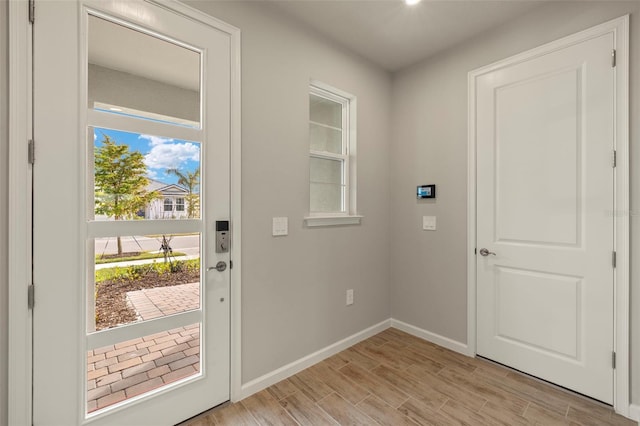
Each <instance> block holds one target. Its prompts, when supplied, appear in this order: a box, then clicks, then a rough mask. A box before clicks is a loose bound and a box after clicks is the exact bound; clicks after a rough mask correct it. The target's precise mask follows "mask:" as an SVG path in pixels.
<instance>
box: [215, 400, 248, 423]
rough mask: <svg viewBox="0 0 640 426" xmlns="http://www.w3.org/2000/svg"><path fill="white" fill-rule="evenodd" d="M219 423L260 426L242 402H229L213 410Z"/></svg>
mask: <svg viewBox="0 0 640 426" xmlns="http://www.w3.org/2000/svg"><path fill="white" fill-rule="evenodd" d="M212 414H213V417H214V418H215V420H216V422H217V423H214V424H221V425H243V426H258V422H257V421H256V419H255V418H254V417H253V416H252V415H251V413H250V412H249V410H247V409H246V408H245V406H244V405H242V403H237V404H229V405H227V406H226V407H221V408H219V409H217V410H214V411H213V412H212Z"/></svg>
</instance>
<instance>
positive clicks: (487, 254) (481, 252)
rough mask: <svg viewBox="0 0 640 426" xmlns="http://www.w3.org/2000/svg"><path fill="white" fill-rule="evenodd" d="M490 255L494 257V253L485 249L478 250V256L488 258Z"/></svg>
mask: <svg viewBox="0 0 640 426" xmlns="http://www.w3.org/2000/svg"><path fill="white" fill-rule="evenodd" d="M490 254H492V255H494V256H495V255H496V254H495V253H494V252H492V251H489V250H487V249H486V248H481V249H480V255H481V256H489V255H490Z"/></svg>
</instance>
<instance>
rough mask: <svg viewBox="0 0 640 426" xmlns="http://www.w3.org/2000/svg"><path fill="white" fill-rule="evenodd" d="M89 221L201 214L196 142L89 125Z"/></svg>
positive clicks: (198, 215) (198, 158) (198, 150)
mask: <svg viewBox="0 0 640 426" xmlns="http://www.w3.org/2000/svg"><path fill="white" fill-rule="evenodd" d="M91 145H92V147H93V169H94V182H93V183H94V192H93V194H94V201H95V209H94V220H132V219H195V218H199V217H200V151H201V150H200V144H199V143H198V142H193V141H185V140H179V139H173V138H166V137H162V136H154V135H147V134H141V133H131V132H124V131H120V130H111V129H104V128H100V127H95V128H93V141H92V142H91Z"/></svg>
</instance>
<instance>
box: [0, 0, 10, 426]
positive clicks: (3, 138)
mask: <svg viewBox="0 0 640 426" xmlns="http://www.w3.org/2000/svg"><path fill="white" fill-rule="evenodd" d="M8 8H9V2H2V3H0V206H6V205H7V189H8V188H7V181H8V180H9V170H8V169H9V163H8V149H9V144H8V140H9V126H8V125H7V122H8V116H7V115H8V108H7V107H8V104H7V102H8V99H7V98H8V94H9V93H8V92H9V86H8V78H9V76H8V69H7V68H8V62H9V61H8V60H7V54H8V52H7V47H8V46H7V43H8V28H7V27H8V25H7V14H8ZM7 221H8V218H7V209H6V208H5V207H1V208H0V425H4V424H6V423H7V395H8V394H7V328H8V324H7V320H8V318H7V311H8V310H9V306H8V304H7V287H8V282H7V280H8V276H7V238H8V236H7V224H8V222H7Z"/></svg>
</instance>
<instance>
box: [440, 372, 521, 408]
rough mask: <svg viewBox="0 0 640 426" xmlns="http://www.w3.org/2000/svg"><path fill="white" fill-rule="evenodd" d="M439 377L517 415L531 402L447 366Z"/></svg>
mask: <svg viewBox="0 0 640 426" xmlns="http://www.w3.org/2000/svg"><path fill="white" fill-rule="evenodd" d="M438 376H439V377H443V378H445V379H447V380H448V381H449V382H450V383H454V384H455V385H456V386H458V387H462V388H464V389H467V390H469V391H471V392H473V393H475V394H477V395H479V396H480V397H482V398H484V399H486V400H488V401H492V402H494V403H496V404H498V405H499V406H500V407H501V410H503V411H504V410H507V411H510V412H512V413H513V414H515V415H518V416H521V415H522V413H524V410H525V409H526V408H527V405H529V403H528V402H527V401H526V400H524V399H522V398H520V397H518V396H517V395H514V394H513V393H511V392H507V391H505V390H503V389H501V388H498V387H495V386H489V385H487V384H486V382H484V381H483V380H480V379H478V378H477V377H476V376H474V375H472V374H465V373H460V372H459V370H454V369H449V368H445V369H444V370H442V371H440V372H439V373H438Z"/></svg>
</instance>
